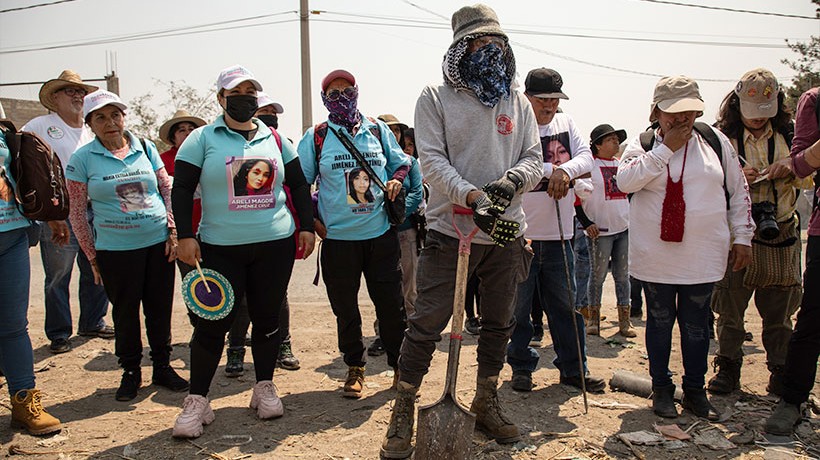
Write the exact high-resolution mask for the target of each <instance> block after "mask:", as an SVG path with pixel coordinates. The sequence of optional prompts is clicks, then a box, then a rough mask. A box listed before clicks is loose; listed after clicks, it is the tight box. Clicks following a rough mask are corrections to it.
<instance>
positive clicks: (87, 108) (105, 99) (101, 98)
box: [83, 89, 128, 118]
mask: <svg viewBox="0 0 820 460" xmlns="http://www.w3.org/2000/svg"><path fill="white" fill-rule="evenodd" d="M106 105H113V106H115V107H119V108H120V110H122V111H123V112H125V111H126V110H127V109H128V106H127V105H125V103H124V102H122V100H121V99H120V97H119V96H117V95H116V94H114V93H112V92H110V91H106V90H104V89H98V90H97V91H94V92H93V93H91V94H88V95H86V96H85V98H84V99H83V118H88V115H89V114H90V113H91V112H93V111H95V110H99V109H101V108H103V107H105V106H106Z"/></svg>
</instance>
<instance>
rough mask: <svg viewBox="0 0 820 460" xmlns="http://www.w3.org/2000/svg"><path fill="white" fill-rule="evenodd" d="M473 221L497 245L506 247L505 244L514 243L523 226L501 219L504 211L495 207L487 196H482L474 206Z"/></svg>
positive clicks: (474, 202)
mask: <svg viewBox="0 0 820 460" xmlns="http://www.w3.org/2000/svg"><path fill="white" fill-rule="evenodd" d="M471 207H472V208H473V221H474V222H475V224H476V226H477V227H478V228H479V229H480V230H481V231H482V232H484V233H486V234H487V235H488V236H489V237H490V238H491V239H492V240H493V242H494V243H495V244H497V245H498V246H501V247H504V245H505V244H507V243H509V242H511V241H514V240H515V235H516V234H517V233H518V229H519V227H521V224H519V223H518V222H515V221H513V220H506V219H501V218H499V217H498V216H500V215H501V214H502V213H503V212H504V211H503V210H502V209H501V208H500V207H499V206H496V205H494V204H493V203H492V202H491V201H490V199H489V198H488V197H487V195H486V194H483V193H482V194H481V196H479V197H478V198H477V199H476V200H475V201H473V204H472V205H471Z"/></svg>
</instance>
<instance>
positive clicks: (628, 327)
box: [618, 305, 638, 338]
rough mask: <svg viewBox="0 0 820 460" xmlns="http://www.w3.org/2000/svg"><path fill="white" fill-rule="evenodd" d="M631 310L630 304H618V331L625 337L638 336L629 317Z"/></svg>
mask: <svg viewBox="0 0 820 460" xmlns="http://www.w3.org/2000/svg"><path fill="white" fill-rule="evenodd" d="M629 310H630V307H629V305H618V333H619V334H621V335H622V336H624V337H630V338H631V337H637V336H638V333H637V332H635V328H633V327H632V320H630V319H629Z"/></svg>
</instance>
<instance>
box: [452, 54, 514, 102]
mask: <svg viewBox="0 0 820 460" xmlns="http://www.w3.org/2000/svg"><path fill="white" fill-rule="evenodd" d="M460 70H461V76H462V78H463V79H464V82H465V83H466V85H467V87H468V88H470V89H471V90H473V92H475V94H476V96H477V97H478V100H479V101H481V103H482V104H484V105H486V106H487V107H495V105H496V104H498V101H499V100H500V99H501V98H502V97H503V98H505V99H506V98H509V97H510V83H511V82H510V79H509V77H508V76H507V67H506V64H505V63H504V52H503V51H502V50H501V48H500V47H499V46H498V45H494V44H490V45H485V46H482V47H481V48H479V49H477V50H475V51H474V52H472V53H470V54H468V55H467V56H465V57H464V59H463V60H462V61H461V65H460Z"/></svg>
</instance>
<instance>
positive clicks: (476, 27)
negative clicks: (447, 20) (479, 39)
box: [450, 3, 507, 46]
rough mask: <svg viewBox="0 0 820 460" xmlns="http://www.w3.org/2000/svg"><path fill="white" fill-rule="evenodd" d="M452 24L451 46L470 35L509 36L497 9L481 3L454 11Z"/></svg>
mask: <svg viewBox="0 0 820 460" xmlns="http://www.w3.org/2000/svg"><path fill="white" fill-rule="evenodd" d="M452 24H453V43H451V44H450V46H454V45H456V44H457V43H458V42H460V41H461V40H462V39H463V38H464V37H466V36H468V35H478V36H480V35H500V36H502V37H504V38H507V34H505V33H504V31H503V30H501V25H500V24H499V23H498V16H497V15H496V14H495V11H493V9H492V8H490V7H489V6H487V5H482V4H480V3H479V4H476V5H473V6H465V7H463V8H461V9H460V10H458V11H456V12H455V13H453V19H452Z"/></svg>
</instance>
